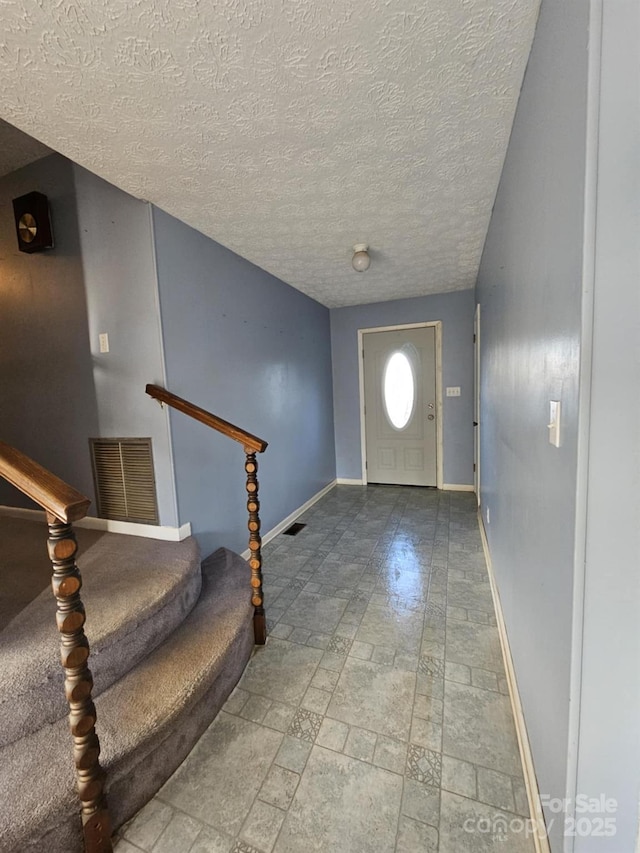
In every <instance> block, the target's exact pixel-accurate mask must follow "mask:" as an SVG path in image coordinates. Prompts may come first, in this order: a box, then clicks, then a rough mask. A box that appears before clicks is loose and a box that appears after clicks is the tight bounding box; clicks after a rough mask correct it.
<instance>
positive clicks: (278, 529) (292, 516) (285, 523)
mask: <svg viewBox="0 0 640 853" xmlns="http://www.w3.org/2000/svg"><path fill="white" fill-rule="evenodd" d="M338 482H339V481H338ZM335 485H336V480H332V481H331V482H330V483H329V484H328V485H326V486H325V487H324V488H323V489H320V491H319V492H316V494H315V495H314V496H313V497H312V498H309V500H308V501H305V503H303V504H302V506H299V507H298V509H296V510H294V511H293V512H291V513H289V515H288V516H287V517H286V518H283V519H282V521H281V522H279V523H278V524H276V526H275V527H272V528H271V530H270V531H269V532H268V533H265V534H264V536H263V537H262V544H263V545H266V544H267V542H271V540H272V539H275V537H276V536H277V535H278V534H279V533H282V531H283V530H286V529H287V527H289V525H290V524H293V522H294V521H295V520H296V518H298V516H300V515H302V513H303V512H306V511H307V510H308V509H309V508H310V507H312V506H313V505H314V504H315V503H317V502H318V501H319V500H320V498H323V497H324V496H325V495H326V494H327V492H330V491H331V489H332V488H333V487H334V486H335ZM250 554H251V552H250V551H249V549H248V548H246V549H245V550H244V551H243V552H242V554H240V556H241V557H242V558H243V559H245V560H248V559H249V557H250Z"/></svg>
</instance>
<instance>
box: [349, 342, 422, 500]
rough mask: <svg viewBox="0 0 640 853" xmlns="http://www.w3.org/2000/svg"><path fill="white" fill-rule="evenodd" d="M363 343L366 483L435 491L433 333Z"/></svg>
mask: <svg viewBox="0 0 640 853" xmlns="http://www.w3.org/2000/svg"><path fill="white" fill-rule="evenodd" d="M362 339H363V359H364V406H365V415H364V421H365V443H366V462H367V482H369V483H392V484H397V485H403V486H435V485H437V464H436V463H437V460H436V453H437V438H438V436H437V410H436V406H437V399H436V343H435V342H436V333H435V328H434V327H433V326H426V327H422V328H417V329H404V330H403V329H399V330H394V331H386V332H366V333H364V334H363V336H362Z"/></svg>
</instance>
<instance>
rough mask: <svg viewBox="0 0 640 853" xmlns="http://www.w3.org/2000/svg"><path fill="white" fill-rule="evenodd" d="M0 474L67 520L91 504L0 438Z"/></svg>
mask: <svg viewBox="0 0 640 853" xmlns="http://www.w3.org/2000/svg"><path fill="white" fill-rule="evenodd" d="M0 476H2V477H4V479H5V480H7V481H8V482H9V483H11V485H12V486H15V487H16V488H17V489H19V490H20V491H21V492H22V493H23V494H25V495H26V496H27V497H29V498H31V500H32V501H35V502H36V503H37V504H39V505H40V506H41V507H42V508H43V509H44V510H45V511H46V512H48V513H49V514H50V515H53V516H55V518H57V519H59V520H60V521H63V522H65V523H66V524H69V523H70V522H72V521H78V519H80V518H84V517H85V515H86V514H87V510H88V509H89V506H90V504H91V501H90V500H89V498H87V497H85V496H84V495H81V494H80V492H78V491H76V490H75V489H74V488H72V487H71V486H69V485H67V483H65V482H64V480H61V479H60V478H59V477H56V476H55V474H52V473H51V472H50V471H47V469H46V468H43V467H42V465H38V463H37V462H34V461H33V459H30V458H29V457H28V456H25V455H24V453H21V452H20V451H19V450H16V449H15V447H11V445H9V444H6V443H5V442H4V441H0Z"/></svg>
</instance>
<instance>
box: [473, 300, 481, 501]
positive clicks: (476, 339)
mask: <svg viewBox="0 0 640 853" xmlns="http://www.w3.org/2000/svg"><path fill="white" fill-rule="evenodd" d="M473 384H474V386H475V387H474V399H473V420H474V422H475V426H474V427H473V487H474V489H475V493H476V499H477V501H478V506H480V303H479V302H478V303H477V304H476V311H475V314H474V317H473Z"/></svg>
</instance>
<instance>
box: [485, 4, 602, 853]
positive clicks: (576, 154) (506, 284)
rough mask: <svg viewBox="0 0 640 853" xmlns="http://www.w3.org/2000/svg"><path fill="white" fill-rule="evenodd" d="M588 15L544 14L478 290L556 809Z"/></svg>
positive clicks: (514, 646) (496, 527)
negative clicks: (556, 409)
mask: <svg viewBox="0 0 640 853" xmlns="http://www.w3.org/2000/svg"><path fill="white" fill-rule="evenodd" d="M588 17H589V4H588V3H584V2H582V0H549V2H543V3H542V8H541V13H540V19H539V22H538V27H537V31H536V36H535V40H534V43H533V47H532V51H531V56H530V60H529V65H528V68H527V72H526V75H525V79H524V83H523V88H522V93H521V96H520V102H519V105H518V110H517V113H516V118H515V123H514V127H513V131H512V135H511V140H510V144H509V149H508V153H507V157H506V161H505V165H504V170H503V174H502V179H501V182H500V187H499V190H498V194H497V197H496V202H495V207H494V211H493V215H492V219H491V223H490V227H489V231H488V235H487V241H486V244H485V249H484V254H483V259H482V263H481V267H480V273H479V277H478V287H477V298H478V301H479V302H480V303H481V306H482V329H481V349H482V352H481V360H482V366H481V398H482V407H481V475H482V483H481V499H482V507H483V514H484V518H485V523H486V528H487V534H488V538H489V545H490V549H491V556H492V562H493V566H494V569H495V574H496V578H497V582H498V586H499V590H500V596H501V601H502V607H503V610H504V614H505V620H506V625H507V631H508V635H509V640H510V645H511V651H512V654H513V659H514V663H515V668H516V675H517V680H518V687H519V691H520V695H521V699H522V703H523V706H524V714H525V718H526V723H527V728H528V732H529V737H530V740H531V744H532V749H533V754H534V759H535V765H536V771H537V777H538V783H539V787H540V791H541V793H542V794H546V795H549V796H552V797H561V798H562V797H564V796H565V793H566V790H567V767H566V765H567V751H568V743H569V700H570V683H571V665H572V619H573V594H574V545H575V535H574V526H575V520H576V482H577V480H576V477H577V441H578V426H579V425H578V405H579V397H578V392H579V387H578V384H579V369H580V343H581V312H582V286H583V281H582V251H583V219H584V186H585V178H584V174H585V140H586V119H587V107H586V96H587V33H588ZM550 400H560V401H561V402H562V439H561V442H562V446H561V447H560V448H555V447H552V446H551V444H549V442H548V431H547V423H548V418H549V401H550ZM489 510H490V517H491V523H490V524H489V523H487V513H488V511H489ZM548 817H551V818H552V817H553V815H548ZM562 835H563V833H562V827H561V825H560V822H559V821H558V819H557V818H556V820H555V822H554V824H553V827H552V830H551V839H552V848H553V850H554V851H559V850H561V849H562V845H563V838H562Z"/></svg>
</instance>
